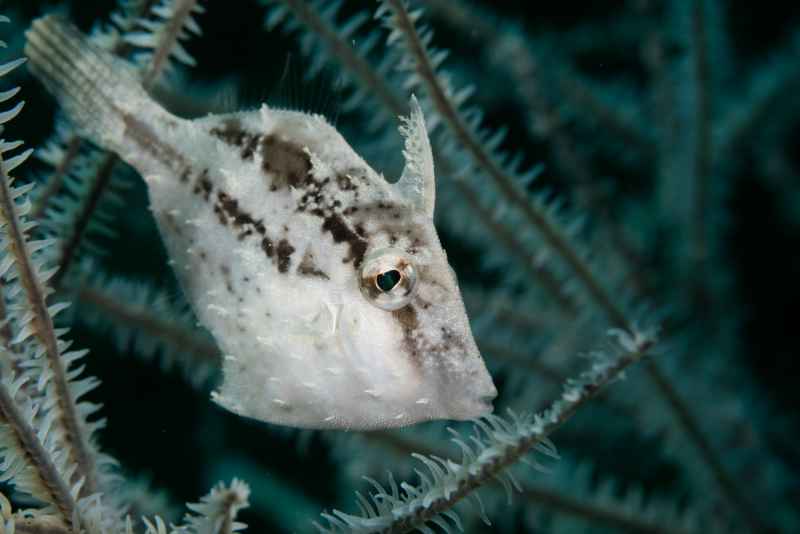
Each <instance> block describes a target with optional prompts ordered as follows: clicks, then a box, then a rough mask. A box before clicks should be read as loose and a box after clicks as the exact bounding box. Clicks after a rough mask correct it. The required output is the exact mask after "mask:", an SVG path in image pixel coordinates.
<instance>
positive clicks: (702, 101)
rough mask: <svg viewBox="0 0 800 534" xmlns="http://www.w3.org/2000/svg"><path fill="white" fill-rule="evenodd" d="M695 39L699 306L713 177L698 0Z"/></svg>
mask: <svg viewBox="0 0 800 534" xmlns="http://www.w3.org/2000/svg"><path fill="white" fill-rule="evenodd" d="M692 35H693V40H694V43H693V44H694V47H693V48H694V54H693V59H694V92H695V94H694V100H695V110H694V115H695V121H696V125H697V134H696V135H697V137H696V139H695V147H694V163H693V179H694V193H693V203H692V217H691V225H690V236H689V239H690V243H691V247H690V249H691V261H692V286H693V291H694V298H695V301H696V303H697V305H698V306H703V305H704V304H705V302H704V301H705V300H706V298H705V296H704V295H705V291H704V289H703V286H704V284H705V275H706V273H705V266H706V263H707V260H708V223H707V221H708V216H707V215H708V208H709V204H708V195H709V182H710V181H711V153H712V150H713V147H712V144H711V142H712V140H711V125H712V123H711V66H710V64H709V58H708V53H709V51H708V35H707V28H706V6H705V2H704V0H695V2H694V6H693V9H692Z"/></svg>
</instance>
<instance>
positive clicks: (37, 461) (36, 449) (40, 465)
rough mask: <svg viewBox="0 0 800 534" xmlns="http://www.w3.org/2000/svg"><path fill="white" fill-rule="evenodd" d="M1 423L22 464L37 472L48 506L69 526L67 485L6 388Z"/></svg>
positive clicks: (71, 508) (0, 392)
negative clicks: (11, 437)
mask: <svg viewBox="0 0 800 534" xmlns="http://www.w3.org/2000/svg"><path fill="white" fill-rule="evenodd" d="M0 419H2V422H3V423H4V424H5V425H6V426H7V427H8V429H9V430H10V431H11V432H12V433H13V434H14V437H15V438H16V440H17V443H18V445H19V450H21V451H24V454H25V455H26V456H25V461H26V462H27V463H28V465H30V466H31V467H33V468H34V469H35V470H36V473H37V475H38V477H39V480H40V481H41V484H42V487H43V488H44V489H45V490H46V492H47V494H48V495H49V499H48V502H49V503H50V504H52V505H54V506H55V507H56V509H57V510H58V512H59V514H60V515H61V519H62V520H64V521H65V522H66V523H67V524H68V525H72V522H73V517H75V512H76V505H75V501H74V499H73V498H72V495H71V494H70V491H69V487H68V485H67V482H66V481H65V480H64V479H62V478H61V475H60V474H59V472H58V469H57V468H56V466H55V464H54V463H53V459H52V457H51V456H50V454H49V453H48V451H47V450H46V449H45V447H44V445H43V444H42V442H41V441H40V440H39V436H38V433H37V432H36V430H35V429H34V428H32V427H31V425H30V424H29V422H28V420H27V419H26V418H25V417H24V416H23V415H22V413H21V411H20V409H19V406H18V405H17V403H16V402H15V401H14V399H13V398H12V397H11V394H10V393H9V391H8V390H7V389H6V388H5V386H3V385H0Z"/></svg>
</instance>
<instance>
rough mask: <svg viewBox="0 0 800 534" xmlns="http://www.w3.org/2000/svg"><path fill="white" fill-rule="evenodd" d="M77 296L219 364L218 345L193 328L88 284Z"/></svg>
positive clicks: (125, 321)
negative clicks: (178, 324) (144, 311)
mask: <svg viewBox="0 0 800 534" xmlns="http://www.w3.org/2000/svg"><path fill="white" fill-rule="evenodd" d="M78 300H80V301H84V302H87V303H89V304H91V305H92V306H95V307H96V308H98V309H99V310H101V311H102V313H104V314H106V315H107V316H110V317H111V318H112V319H113V320H114V321H116V322H119V323H121V324H125V325H127V326H129V327H131V328H134V329H137V330H140V331H142V332H145V333H147V334H149V335H151V336H153V337H155V338H157V339H160V340H162V341H164V342H165V343H167V344H169V345H170V346H172V347H174V348H175V349H177V350H180V351H182V352H186V353H187V354H192V355H195V356H196V357H197V359H198V360H199V361H200V362H202V363H203V364H204V365H205V364H209V363H210V364H211V365H213V366H214V367H220V366H221V364H222V357H221V355H220V352H219V349H218V348H217V346H216V345H214V344H213V343H211V342H205V341H204V338H203V337H201V336H198V335H197V333H196V331H190V330H188V329H185V328H180V327H178V326H176V325H174V324H172V323H168V322H166V321H162V320H159V319H158V318H157V317H156V316H154V315H152V314H148V313H143V312H142V311H140V310H136V309H133V308H131V307H129V306H126V305H125V303H124V302H123V301H121V300H119V299H115V298H113V297H112V296H111V295H108V294H105V293H103V292H102V291H99V290H97V289H94V288H91V287H86V286H84V287H81V288H80V289H79V290H78Z"/></svg>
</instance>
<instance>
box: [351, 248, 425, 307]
mask: <svg viewBox="0 0 800 534" xmlns="http://www.w3.org/2000/svg"><path fill="white" fill-rule="evenodd" d="M416 285H417V272H416V270H415V269H414V265H413V263H412V261H411V259H410V258H408V257H407V256H406V255H405V254H403V253H401V252H399V251H394V250H384V251H382V252H380V253H377V254H374V255H372V256H371V257H369V258H367V259H366V260H365V261H364V264H363V266H362V267H361V281H360V286H361V293H362V294H363V295H364V297H366V299H367V300H368V301H369V302H370V303H371V304H373V305H374V306H377V307H378V308H381V309H383V310H387V311H393V310H399V309H400V308H402V307H404V306H406V305H407V304H408V303H409V302H411V299H412V298H413V296H414V290H415V289H416Z"/></svg>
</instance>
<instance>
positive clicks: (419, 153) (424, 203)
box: [396, 95, 436, 218]
mask: <svg viewBox="0 0 800 534" xmlns="http://www.w3.org/2000/svg"><path fill="white" fill-rule="evenodd" d="M409 107H410V108H411V110H410V112H409V115H408V117H401V118H400V120H401V124H400V128H399V129H400V133H401V134H402V135H403V137H404V138H405V148H404V149H403V157H404V158H405V160H406V164H405V167H404V168H403V174H402V175H401V176H400V180H398V182H397V184H396V185H397V187H398V188H399V189H400V191H401V192H402V194H403V195H404V196H405V197H406V198H408V199H409V200H410V201H411V202H412V203H413V204H414V206H415V207H416V208H417V209H419V210H421V211H423V212H424V213H426V214H427V215H428V216H429V217H431V218H433V209H434V204H435V200H436V182H435V177H434V174H433V172H434V171H433V153H432V151H431V142H430V139H428V130H427V129H426V128H425V117H424V116H423V115H422V108H420V106H419V102H418V101H417V98H416V97H415V96H414V95H411V101H410V104H409Z"/></svg>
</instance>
